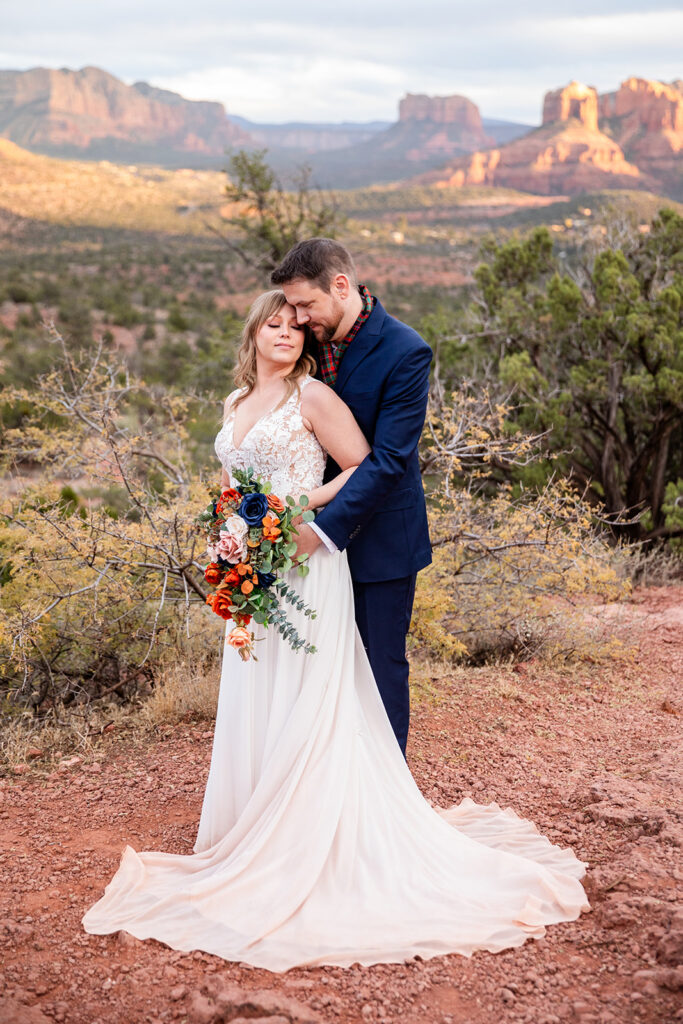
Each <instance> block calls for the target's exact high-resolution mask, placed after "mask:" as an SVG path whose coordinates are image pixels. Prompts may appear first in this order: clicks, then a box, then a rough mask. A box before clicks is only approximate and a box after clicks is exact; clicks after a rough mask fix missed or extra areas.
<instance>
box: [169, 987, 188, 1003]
mask: <svg viewBox="0 0 683 1024" xmlns="http://www.w3.org/2000/svg"><path fill="white" fill-rule="evenodd" d="M186 995H187V986H186V985H176V987H175V988H172V989H171V992H170V996H171V999H172V1000H173V1002H174V1003H177V1002H178V1000H179V999H184V998H185V996H186Z"/></svg>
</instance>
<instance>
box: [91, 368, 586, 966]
mask: <svg viewBox="0 0 683 1024" xmlns="http://www.w3.org/2000/svg"><path fill="white" fill-rule="evenodd" d="M306 383H308V379H307V380H306V381H305V382H304V386H305V385H306ZM216 452H217V454H218V456H219V458H220V460H221V462H222V464H223V466H224V467H225V468H226V470H228V472H229V471H230V470H231V469H235V468H241V469H246V468H248V467H249V466H251V467H252V468H253V469H254V471H255V472H256V473H257V474H259V475H260V476H262V477H263V478H264V479H269V480H271V481H272V483H273V490H274V492H275V493H276V494H279V495H280V496H281V497H284V496H285V495H286V494H292V495H294V496H296V497H298V495H299V494H300V493H301V492H302V491H305V490H306V491H307V490H310V489H312V488H313V487H316V486H319V485H320V483H321V480H322V473H323V468H324V461H325V459H324V455H323V452H322V450H321V448H320V446H319V444H318V442H317V441H316V439H315V437H314V436H313V435H312V434H310V433H309V432H308V431H307V430H306V428H305V427H304V425H303V422H302V420H301V414H300V398H299V396H298V395H297V394H296V393H295V394H294V395H293V396H292V397H291V398H290V399H289V400H288V401H287V402H286V403H285V404H284V405H283V406H281V408H279V409H276V410H275V411H272V412H270V413H268V414H267V415H266V416H264V417H262V419H261V420H259V421H258V423H257V424H256V425H255V426H254V427H252V429H251V430H250V431H249V433H248V435H247V436H246V437H245V438H244V440H243V442H242V444H241V446H240V447H239V448H235V445H234V438H233V416H232V414H231V413H229V414H228V417H227V419H226V422H225V424H224V425H223V428H222V429H221V431H220V433H219V434H218V437H217V438H216ZM292 581H293V582H294V584H295V585H296V587H297V589H298V590H299V592H300V594H301V596H302V597H303V598H304V599H305V601H306V602H307V603H308V604H309V605H310V606H312V607H313V608H315V609H317V612H318V615H317V618H316V619H315V620H310V619H306V618H304V617H303V615H301V613H296V612H293V613H292V615H291V618H292V620H293V621H294V622H295V624H296V625H297V628H298V629H299V632H300V634H301V635H302V636H305V637H306V638H307V639H308V640H310V641H311V642H312V643H314V644H315V645H316V647H317V649H318V650H317V653H316V654H313V655H305V654H303V653H301V652H298V653H294V652H293V651H292V650H291V649H290V647H289V646H288V645H287V644H286V643H285V642H283V641H282V640H281V639H280V638H279V636H278V635H277V634H276V633H275V632H274V631H268V632H265V639H263V640H261V641H259V643H257V645H256V653H257V655H258V661H257V662H254V661H248V662H243V661H242V660H241V659H240V658H239V656H238V655H237V653H236V652H235V651H234V650H232V648H226V650H225V653H224V659H223V670H222V678H221V688H220V698H219V703H218V713H217V719H216V730H215V736H214V745H213V754H212V759H211V770H210V773H209V779H208V783H207V787H206V793H205V796H204V804H203V807H202V813H201V820H200V822H199V831H198V835H197V840H196V843H195V847H194V849H195V852H194V853H193V854H188V855H175V854H168V853H157V852H145V853H136V852H135V851H134V850H133V849H132V848H131V847H130V846H127V847H126V848H125V850H124V852H123V856H122V859H121V864H120V867H119V869H118V871H117V873H116V875H115V876H114V878H113V879H112V881H111V882H110V883H109V885H108V886H107V888H106V891H105V894H104V896H103V897H102V898H101V899H100V900H99V902H98V903H96V904H95V905H94V906H93V907H91V909H90V910H89V911H88V912H87V913H86V915H85V917H84V918H83V924H84V927H85V929H86V931H88V932H91V933H95V934H104V933H108V932H113V931H117V930H119V929H123V930H125V931H128V932H130V933H132V934H133V935H135V936H137V938H139V939H147V938H155V939H158V940H160V941H161V942H165V943H167V944H168V945H169V946H171V947H173V948H174V949H177V950H183V951H189V950H197V949H198V950H204V951H205V952H208V953H214V954H216V955H218V956H220V957H224V958H225V959H227V960H236V961H244V962H247V963H250V964H253V965H255V966H257V967H264V968H268V969H270V970H273V971H283V970H286V969H287V968H289V967H293V966H295V965H306V964H337V965H341V966H347V965H349V964H352V963H355V962H359V963H361V964H373V963H379V962H395V961H399V962H400V961H403V960H405V959H407V958H410V957H413V956H415V955H416V954H419V955H420V956H421V957H423V958H427V957H432V956H435V955H437V954H441V953H453V952H455V953H462V954H465V955H469V954H471V953H472V952H473V951H474V950H477V949H485V950H491V951H497V950H501V949H504V948H506V947H510V946H518V945H520V944H521V943H523V942H524V941H525V939H527V938H528V937H530V936H533V937H536V938H538V937H539V936H541V935H543V933H544V930H545V925H549V924H554V923H556V922H559V921H572V920H574V919H576V918H577V917H578V916H579V914H580V912H581V911H582V910H584V909H586V908H587V907H588V904H587V901H586V897H585V894H584V891H583V887H582V885H581V883H580V881H579V879H580V878H581V877H582V876H583V874H584V870H585V865H584V864H583V863H582V862H581V861H579V860H577V858H576V857H575V856H574V854H573V853H572V852H571V850H567V849H565V850H562V849H560V848H559V847H557V846H553V845H552V844H551V843H550V842H549V841H548V840H547V839H546V838H544V837H543V836H542V835H540V834H539V832H538V831H537V830H536V828H535V827H534V826H533V825H532V824H531V823H530V822H528V821H525V820H523V819H521V818H519V817H518V816H517V815H516V814H515V813H514V812H513V811H511V810H509V809H506V810H501V809H500V808H499V807H498V806H497V805H496V804H491V805H489V806H479V805H477V804H475V803H473V802H472V801H471V800H469V799H467V800H463V801H462V803H460V804H458V805H457V806H454V807H452V808H450V809H448V810H442V811H438V812H437V811H436V810H434V809H433V808H432V807H431V806H430V804H429V803H427V801H426V800H425V799H424V798H423V797H422V795H421V793H420V791H419V789H418V788H417V785H416V784H415V782H414V780H413V777H412V775H411V774H410V771H409V769H408V767H407V765H406V763H405V761H404V759H403V756H402V755H401V751H400V749H399V747H398V744H397V742H396V740H395V738H394V734H393V731H392V729H391V726H390V724H389V720H388V718H387V716H386V713H385V711H384V707H383V705H382V702H381V699H380V697H379V693H378V691H377V688H376V686H375V682H374V679H373V676H372V673H371V670H370V665H369V663H368V660H367V657H366V655H365V651H364V649H363V646H362V644H361V641H360V637H359V634H358V632H357V630H356V626H355V622H354V613H353V592H352V588H351V579H350V576H349V570H348V565H347V559H346V554H345V553H344V552H341V553H336V554H330V553H329V552H327V551H326V550H325V548H324V547H322V546H321V547H320V548H319V549H318V550H317V551H316V552H315V554H314V555H313V556H312V558H311V562H310V573H309V575H308V576H307V577H305V578H303V579H302V578H301V577H298V576H296V575H293V576H292ZM288 607H289V606H288ZM229 625H230V624H229ZM256 635H257V636H263V635H264V630H263V629H261V627H256ZM187 685H188V686H191V685H192V680H191V679H188V682H187Z"/></svg>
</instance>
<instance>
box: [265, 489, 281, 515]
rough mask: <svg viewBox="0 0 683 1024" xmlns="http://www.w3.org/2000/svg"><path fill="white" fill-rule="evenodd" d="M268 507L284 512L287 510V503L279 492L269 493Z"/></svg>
mask: <svg viewBox="0 0 683 1024" xmlns="http://www.w3.org/2000/svg"><path fill="white" fill-rule="evenodd" d="M268 508H272V509H273V511H274V512H279V513H282V512H284V510H285V503H284V502H283V501H281V500H280V499H279V498H278V496H277V494H269V495H268Z"/></svg>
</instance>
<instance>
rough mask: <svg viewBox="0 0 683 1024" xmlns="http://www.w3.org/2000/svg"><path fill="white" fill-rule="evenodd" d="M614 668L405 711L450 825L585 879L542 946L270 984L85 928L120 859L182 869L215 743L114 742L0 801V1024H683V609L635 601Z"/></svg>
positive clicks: (452, 689) (548, 673) (303, 975)
mask: <svg viewBox="0 0 683 1024" xmlns="http://www.w3.org/2000/svg"><path fill="white" fill-rule="evenodd" d="M626 613H627V615H628V617H629V621H630V622H632V630H633V636H634V640H635V644H636V648H637V650H636V653H635V655H634V657H633V659H632V660H631V661H629V662H620V663H614V664H612V665H610V666H607V667H605V666H592V667H586V666H585V665H582V666H578V667H569V668H566V669H564V670H560V669H547V668H544V667H542V666H540V665H536V664H535V663H533V662H531V663H527V664H526V665H521V666H518V667H517V670H512V669H509V668H496V669H492V668H487V669H477V670H474V669H469V670H455V671H454V672H453V674H452V676H450V677H439V680H438V684H437V683H435V696H434V699H433V700H432V699H428V698H423V699H422V700H421V701H418V702H416V704H417V706H416V708H415V711H414V716H413V726H412V733H411V742H410V747H409V762H410V766H411V768H412V770H413V773H414V775H415V777H416V779H417V781H418V783H419V784H420V786H421V788H422V791H423V792H424V793H425V795H426V796H427V797H428V798H429V799H431V800H432V801H433V802H435V803H437V804H441V805H448V804H451V803H454V802H456V801H458V800H460V799H461V798H462V797H463V796H465V795H471V796H472V797H473V798H474V799H476V800H477V801H478V802H483V803H485V802H488V801H491V800H496V801H497V802H498V803H500V804H503V805H508V804H509V805H510V806H512V807H514V808H515V810H517V811H518V812H519V813H521V814H524V815H525V816H527V817H529V818H531V819H532V820H533V821H535V822H536V824H537V825H538V826H539V828H540V829H541V830H542V831H543V832H544V833H546V834H547V835H548V836H549V837H551V838H552V839H553V840H554V841H555V842H558V843H560V844H561V845H571V846H572V847H573V848H574V850H575V851H576V852H577V854H578V855H579V856H580V857H581V858H582V859H583V860H587V861H589V862H590V870H589V874H588V878H587V881H586V887H587V891H588V894H589V898H590V901H591V905H592V911H591V912H590V913H588V914H585V915H583V916H582V917H581V919H580V920H579V921H577V922H575V923H572V924H566V925H559V926H555V927H553V928H551V929H549V930H548V933H547V936H546V937H545V938H544V939H541V940H540V941H529V942H527V943H526V945H525V946H523V947H522V948H521V949H516V950H511V951H509V952H506V953H499V954H496V955H492V954H488V953H478V954H476V955H475V956H474V957H472V958H471V959H469V960H468V959H465V958H463V957H459V956H449V957H439V958H437V959H434V960H431V961H428V962H421V961H412V962H410V963H407V964H397V965H386V966H377V967H371V968H351V969H348V970H342V969H338V968H316V969H310V970H303V969H297V970H293V971H289V972H288V973H286V974H284V975H277V974H271V973H269V972H267V971H263V970H254V969H249V968H245V967H244V966H242V965H239V964H231V963H225V962H224V961H222V960H220V959H218V958H216V957H213V956H208V955H205V954H203V953H195V954H191V955H185V954H180V953H176V952H174V951H173V950H171V949H168V948H167V947H165V946H162V945H161V944H160V943H157V942H154V941H148V942H144V943H141V942H138V941H137V940H135V939H133V938H132V937H130V936H127V935H125V934H121V933H120V934H119V935H117V936H105V937H100V936H89V935H86V934H85V933H83V932H82V930H81V927H80V919H81V916H82V914H83V912H84V911H85V909H86V908H87V907H88V906H89V905H90V904H91V903H93V902H94V901H95V900H96V899H97V898H98V897H99V896H100V895H101V893H102V890H103V888H104V885H105V884H106V883H107V882H108V881H109V879H110V878H111V876H112V874H113V872H114V871H115V869H116V867H117V865H118V861H119V856H120V854H121V851H122V850H123V847H124V845H125V844H126V843H130V844H131V845H132V846H134V847H135V848H136V849H139V850H144V849H157V850H167V851H170V852H179V853H180V852H182V853H187V852H189V851H190V850H191V847H192V844H193V842H194V836H195V827H196V823H197V821H198V818H199V810H200V805H201V799H202V794H203V789H204V784H205V779H206V774H207V771H208V766H209V757H210V750H211V733H210V732H209V731H206V730H204V729H202V728H197V727H195V726H191V725H182V726H179V727H177V728H175V729H169V730H167V733H166V734H165V735H164V736H163V737H162V738H160V739H159V740H157V741H154V742H149V741H146V743H145V744H143V743H141V742H140V741H139V740H138V741H137V742H135V743H132V742H131V741H129V740H126V745H124V743H123V741H122V740H121V739H117V737H116V736H114V737H113V738H112V741H111V743H110V744H109V745H108V746H107V749H106V753H105V754H104V756H101V758H100V760H99V761H98V762H90V763H88V762H85V763H80V764H74V765H71V766H70V767H69V766H67V765H63V766H62V767H61V768H60V769H59V770H57V771H53V772H52V773H51V774H49V775H45V774H43V775H41V774H40V772H39V770H38V769H34V768H31V770H30V771H27V772H25V773H23V774H18V775H12V774H10V775H8V776H7V777H6V778H5V779H4V780H0V822H1V825H2V838H1V848H0V882H1V883H2V888H1V892H0V949H2V967H1V968H0V1021H1V1022H3V1024H5V1022H6V1024H10V1022H11V1024H47V1022H49V1021H50V1020H55V1021H58V1022H66V1024H160V1022H166V1021H174V1020H175V1021H180V1022H181V1024H182V1022H187V1024H219V1022H222V1021H235V1022H237V1021H241V1022H244V1021H245V1020H247V1019H249V1020H250V1021H251V1024H254V1022H255V1021H261V1022H263V1024H265V1021H268V1024H304V1022H306V1021H310V1022H313V1021H319V1022H349V1024H351V1022H353V1024H356V1022H358V1024H362V1022H366V1024H371V1022H384V1024H388V1022H392V1024H393V1022H399V1021H400V1022H402V1024H404V1022H405V1024H418V1022H419V1024H423V1022H425V1024H426V1022H429V1024H431V1022H434V1024H513V1022H528V1024H560V1022H561V1024H564V1022H577V1024H589V1022H595V1024H631V1022H633V1024H669V1022H671V1021H674V1020H683V1009H679V1007H680V1000H679V1001H678V1002H677V999H678V997H679V996H680V991H679V990H680V988H681V985H682V984H683V981H682V977H681V976H682V974H683V968H682V967H681V966H680V964H681V952H682V947H683V902H678V903H677V899H678V900H680V896H678V894H677V890H679V889H680V882H681V880H682V878H683V871H682V869H681V857H680V849H681V843H682V842H683V826H682V824H681V814H680V808H679V810H678V813H677V809H676V796H677V789H678V791H680V765H681V760H680V753H679V750H678V738H679V737H680V734H681V713H682V712H683V703H682V702H681V695H680V682H681V679H682V678H683V628H682V627H683V588H681V587H666V588H664V587H663V588H655V589H650V590H647V591H641V592H636V594H635V595H634V598H633V601H632V602H631V603H630V604H629V605H628V606H627V609H626Z"/></svg>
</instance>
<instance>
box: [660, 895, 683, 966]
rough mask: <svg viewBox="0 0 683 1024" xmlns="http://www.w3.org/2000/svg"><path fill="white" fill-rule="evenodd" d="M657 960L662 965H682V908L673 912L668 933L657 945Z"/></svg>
mask: <svg viewBox="0 0 683 1024" xmlns="http://www.w3.org/2000/svg"><path fill="white" fill-rule="evenodd" d="M657 959H658V960H659V961H660V962H661V963H664V964H672V965H676V964H680V963H683V907H680V908H678V909H677V910H675V912H674V914H673V917H672V918H671V924H670V925H669V928H668V931H667V932H666V933H665V934H664V935H663V936H662V938H661V939H660V940H659V942H658V943H657Z"/></svg>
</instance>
